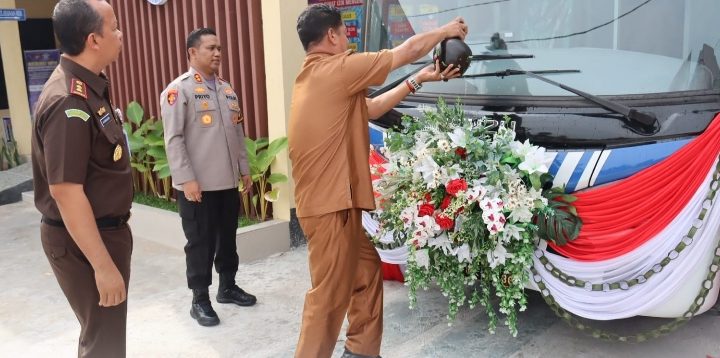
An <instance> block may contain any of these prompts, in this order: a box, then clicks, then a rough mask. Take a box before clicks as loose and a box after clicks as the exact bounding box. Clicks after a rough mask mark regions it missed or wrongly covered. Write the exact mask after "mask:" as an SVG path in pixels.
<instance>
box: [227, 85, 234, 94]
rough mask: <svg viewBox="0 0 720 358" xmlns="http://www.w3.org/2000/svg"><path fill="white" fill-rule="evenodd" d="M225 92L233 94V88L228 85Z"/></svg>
mask: <svg viewBox="0 0 720 358" xmlns="http://www.w3.org/2000/svg"><path fill="white" fill-rule="evenodd" d="M225 94H233V90H232V88H230V87H228V88H226V89H225Z"/></svg>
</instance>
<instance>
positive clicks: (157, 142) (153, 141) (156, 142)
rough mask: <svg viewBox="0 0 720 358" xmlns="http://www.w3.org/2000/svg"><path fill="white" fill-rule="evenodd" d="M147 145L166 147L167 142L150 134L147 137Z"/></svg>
mask: <svg viewBox="0 0 720 358" xmlns="http://www.w3.org/2000/svg"><path fill="white" fill-rule="evenodd" d="M145 144H147V145H150V146H164V145H165V140H164V139H163V138H162V137H160V136H157V135H155V134H148V135H147V137H145Z"/></svg>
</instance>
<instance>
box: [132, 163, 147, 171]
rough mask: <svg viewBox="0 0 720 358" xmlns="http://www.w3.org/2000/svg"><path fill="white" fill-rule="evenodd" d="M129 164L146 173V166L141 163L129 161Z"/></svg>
mask: <svg viewBox="0 0 720 358" xmlns="http://www.w3.org/2000/svg"><path fill="white" fill-rule="evenodd" d="M130 166H132V167H133V168H135V170H137V171H139V172H140V173H147V172H148V171H149V169H148V167H146V166H145V165H143V164H141V163H130Z"/></svg>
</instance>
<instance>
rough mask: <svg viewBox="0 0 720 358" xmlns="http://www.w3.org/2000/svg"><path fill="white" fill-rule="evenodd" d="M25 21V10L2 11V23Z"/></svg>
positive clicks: (0, 17) (0, 18) (0, 13)
mask: <svg viewBox="0 0 720 358" xmlns="http://www.w3.org/2000/svg"><path fill="white" fill-rule="evenodd" d="M3 20H5V21H25V9H0V21H3Z"/></svg>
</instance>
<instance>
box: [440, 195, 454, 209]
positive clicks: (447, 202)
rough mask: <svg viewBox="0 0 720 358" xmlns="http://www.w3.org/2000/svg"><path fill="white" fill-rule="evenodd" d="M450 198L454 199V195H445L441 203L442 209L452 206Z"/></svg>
mask: <svg viewBox="0 0 720 358" xmlns="http://www.w3.org/2000/svg"><path fill="white" fill-rule="evenodd" d="M450 200H452V196H450V195H445V198H443V201H442V204H440V209H442V210H445V209H447V208H448V206H450Z"/></svg>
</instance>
